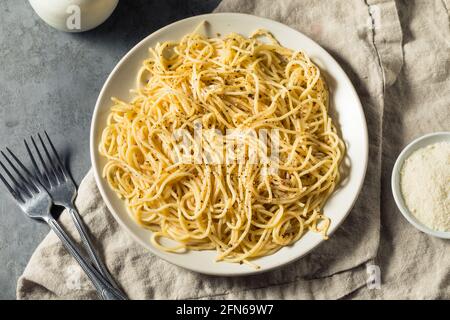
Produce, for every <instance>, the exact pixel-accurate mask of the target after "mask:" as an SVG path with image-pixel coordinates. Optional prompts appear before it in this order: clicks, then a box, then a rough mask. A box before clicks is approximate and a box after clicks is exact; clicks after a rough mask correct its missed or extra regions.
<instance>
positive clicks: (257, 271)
mask: <svg viewBox="0 0 450 320" xmlns="http://www.w3.org/2000/svg"><path fill="white" fill-rule="evenodd" d="M214 16H234V17H240V18H245V17H248V18H250V17H251V18H252V19H255V18H256V19H259V20H262V21H264V22H266V23H271V24H275V25H278V27H282V28H287V29H290V30H291V31H293V32H294V33H297V34H299V35H300V36H302V37H305V38H307V39H309V41H311V42H312V43H313V44H314V45H315V46H317V48H318V49H320V50H321V51H322V53H323V54H324V55H326V56H328V58H329V59H330V60H331V61H332V62H333V63H334V67H336V68H338V69H339V70H340V72H341V73H342V74H343V76H344V77H345V78H346V80H347V81H348V83H349V84H350V86H349V90H351V91H352V94H353V96H354V97H355V103H356V105H357V107H358V109H359V111H360V116H361V119H360V121H361V123H362V127H363V137H362V138H363V143H364V147H365V150H364V154H363V155H362V156H363V161H364V163H363V174H362V177H361V179H360V181H359V182H358V186H357V188H356V190H357V192H356V193H355V195H354V197H353V199H352V202H351V204H350V206H349V208H348V210H347V212H346V213H345V214H344V215H343V216H342V218H341V219H340V221H338V222H336V223H335V226H334V228H333V229H332V230H331V231H330V232H329V233H328V235H329V236H332V235H333V234H334V232H335V231H336V230H337V229H339V227H340V226H341V224H342V223H343V222H344V221H345V220H346V219H347V217H348V215H349V214H350V212H351V211H352V209H353V207H354V205H355V203H356V201H357V200H358V198H359V195H360V193H361V190H362V187H363V185H364V181H365V178H366V174H367V167H368V158H369V133H368V127H367V121H366V116H365V113H364V108H363V106H362V103H361V99H360V98H359V95H358V93H357V91H356V89H355V86H354V85H353V82H352V81H351V80H350V78H349V76H348V75H347V73H346V72H345V70H344V69H343V68H342V67H341V65H340V64H339V63H338V62H337V61H336V59H335V58H334V57H333V56H332V55H331V54H330V53H329V52H328V51H327V50H325V49H324V48H323V47H322V46H321V45H320V44H318V43H317V42H316V41H314V40H313V39H311V38H310V37H308V36H307V35H305V34H304V33H302V32H300V31H298V30H296V29H294V28H292V27H290V26H288V25H285V24H283V23H281V22H278V21H275V20H272V19H268V18H264V17H259V16H256V15H251V14H245V13H232V12H223V13H207V14H201V15H196V16H191V17H187V18H184V19H181V20H177V21H174V22H172V23H170V24H168V25H166V26H164V27H162V28H160V29H158V30H156V31H154V32H152V33H151V34H149V35H148V36H146V37H144V38H143V39H142V40H140V41H139V42H137V43H136V44H135V45H134V46H133V47H132V48H131V49H130V50H128V51H127V52H126V53H125V55H124V56H123V57H122V58H121V59H120V60H119V62H117V64H116V65H115V66H114V68H113V69H112V71H111V72H110V73H109V75H108V77H107V78H106V80H105V82H104V84H103V86H102V88H101V90H100V92H99V94H98V97H97V100H96V103H95V106H94V110H93V113H92V119H91V125H90V133H89V151H90V159H91V165H92V171H93V172H94V178H95V183H96V185H97V187H98V189H99V192H100V194H101V196H102V199H103V201H104V202H105V204H106V206H107V208H108V211H109V212H110V213H111V214H112V216H113V217H114V219H115V220H116V221H117V222H118V223H119V225H120V227H121V228H123V229H124V230H125V231H126V233H127V234H128V235H130V236H131V237H132V238H133V240H134V241H136V242H137V243H139V244H140V245H142V246H143V247H144V248H146V249H147V250H149V251H150V252H151V253H153V254H155V255H156V256H157V257H158V258H159V259H162V260H164V261H166V262H168V263H170V264H173V265H176V266H178V267H181V268H183V269H185V270H189V271H193V272H196V273H201V274H207V275H213V276H227V277H236V276H244V275H252V274H260V273H264V272H268V271H271V270H274V269H277V268H280V267H282V266H285V265H287V264H290V263H293V262H295V261H297V260H299V259H300V258H302V257H304V256H306V255H307V254H309V253H311V252H312V251H313V250H314V249H316V248H317V247H318V246H319V245H321V244H322V243H323V242H324V240H322V239H321V240H320V241H319V242H318V243H316V244H314V245H313V246H311V247H310V248H309V249H308V250H307V251H305V252H304V253H302V254H299V255H298V256H296V257H295V258H292V259H290V260H287V261H284V262H280V263H276V264H274V265H272V266H270V267H265V268H260V269H244V268H242V269H240V270H239V272H215V271H204V270H203V271H199V270H195V269H193V268H189V267H186V266H183V265H181V264H179V263H177V262H174V261H169V260H168V259H166V258H165V257H164V256H162V254H161V253H160V252H159V251H158V250H157V249H154V248H152V247H151V246H149V243H147V242H146V241H143V240H142V239H141V238H140V237H138V236H137V235H136V234H135V233H134V232H133V231H132V230H130V229H129V228H128V226H127V225H126V224H125V223H124V221H122V219H121V218H120V215H119V214H118V213H117V212H116V209H115V208H114V206H113V205H112V203H111V202H110V201H109V199H108V196H107V195H106V192H105V190H104V189H103V187H102V184H101V183H100V181H101V179H103V178H102V177H101V170H98V168H99V166H100V165H99V163H97V161H96V158H95V153H96V152H98V148H97V146H96V145H95V144H94V140H95V130H94V129H95V128H96V126H97V124H98V121H96V119H97V118H98V113H99V109H100V104H101V100H102V97H103V96H104V93H105V91H106V89H107V87H108V84H109V82H110V81H111V80H112V78H113V77H114V75H115V73H116V72H117V70H118V69H119V68H120V67H121V65H122V64H124V63H125V61H127V60H128V58H129V57H130V56H131V55H132V54H133V53H135V51H137V50H139V49H140V47H141V46H142V45H143V44H144V43H145V42H147V41H149V39H150V38H153V37H156V36H158V35H159V34H161V33H164V32H166V31H167V30H169V29H170V28H173V27H174V26H176V25H177V24H181V23H183V22H186V21H189V20H197V19H201V18H204V19H205V20H207V19H208V18H211V17H214ZM236 32H238V31H236ZM275 254H277V252H276V253H274V255H275Z"/></svg>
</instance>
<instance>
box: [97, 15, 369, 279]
mask: <svg viewBox="0 0 450 320" xmlns="http://www.w3.org/2000/svg"><path fill="white" fill-rule="evenodd" d="M202 21H207V27H206V28H205V29H206V32H207V34H208V35H210V36H215V35H216V34H217V33H219V34H221V35H222V36H223V35H226V34H228V33H231V32H236V33H239V34H242V35H244V36H249V35H250V34H251V33H252V32H253V31H255V30H256V29H259V28H263V29H267V30H269V31H270V32H271V33H272V34H273V35H274V36H275V37H276V38H277V39H278V40H279V41H280V42H281V44H282V45H283V46H285V47H287V48H291V49H293V50H298V49H302V50H304V51H305V52H306V53H307V54H308V55H309V56H310V57H311V58H312V60H313V61H314V62H315V63H316V64H317V65H318V66H319V67H320V68H321V70H322V71H323V73H324V74H325V78H326V80H327V83H328V85H329V87H330V98H331V114H332V116H333V118H334V120H335V121H336V124H337V126H338V128H339V129H340V132H341V135H342V137H343V138H344V141H345V143H346V146H347V153H346V160H345V162H346V163H347V165H349V169H348V170H347V171H348V172H346V173H345V179H344V181H342V182H341V185H340V187H339V188H338V190H336V191H335V193H334V194H333V196H332V197H331V198H330V199H329V200H328V202H327V204H326V206H325V208H324V213H325V214H326V215H327V216H328V217H330V219H331V225H330V229H329V234H330V235H331V234H332V233H333V232H334V231H335V230H336V228H337V227H338V226H339V225H340V224H341V223H342V221H343V220H344V219H345V217H346V216H347V214H348V213H349V212H350V210H351V208H352V206H353V204H354V203H355V201H356V198H357V197H358V193H359V191H360V190H361V187H362V184H363V181H364V176H365V173H366V167H367V158H368V149H369V147H368V134H367V126H366V121H365V117H364V113H363V109H362V106H361V102H360V101H359V98H358V96H357V94H356V91H355V89H354V87H353V85H352V84H351V82H350V80H349V79H348V77H347V75H346V74H345V72H344V71H343V70H342V68H341V67H340V66H339V64H338V63H337V62H336V61H335V60H334V59H333V58H332V57H331V55H330V54H328V53H327V52H326V51H325V50H324V49H323V48H322V47H320V46H319V45H318V44H317V43H315V42H314V41H312V40H311V39H309V38H308V37H306V36H305V35H303V34H302V33H300V32H298V31H296V30H294V29H291V28H289V27H287V26H285V25H283V24H281V23H278V22H275V21H272V20H268V19H263V18H259V17H255V16H251V15H245V14H236V13H219V14H207V15H201V16H196V17H192V18H188V19H185V20H181V21H178V22H175V23H173V24H171V25H169V26H166V27H164V28H162V29H160V30H158V31H156V32H154V33H153V34H151V35H150V36H148V37H147V38H145V39H144V40H142V41H141V42H140V43H138V44H137V45H136V46H135V47H134V48H133V49H131V50H130V51H129V52H128V53H127V54H126V55H125V56H124V57H123V58H122V60H121V61H120V62H119V63H118V64H117V66H116V67H115V68H114V70H113V71H112V72H111V74H110V75H109V77H108V79H107V80H106V82H105V84H104V86H103V89H102V90H101V92H100V95H99V97H98V100H97V104H96V106H95V110H94V115H93V118H92V124H91V136H90V149H91V160H92V166H93V168H94V173H95V179H96V181H97V185H98V187H99V189H100V193H101V194H102V196H103V199H104V200H105V202H106V204H107V206H108V208H109V210H110V211H111V213H112V214H113V215H114V217H115V218H116V220H117V221H118V222H119V223H120V225H121V226H122V227H123V228H124V229H125V230H127V231H128V232H129V233H130V234H131V235H132V236H133V237H134V239H136V241H138V242H139V243H140V244H142V245H143V246H145V247H146V248H148V249H149V250H150V251H151V252H153V253H154V254H156V255H157V256H159V257H161V258H162V259H164V260H166V261H168V262H171V263H173V264H175V265H178V266H180V267H183V268H186V269H189V270H192V271H196V272H200V273H205V274H211V275H226V276H237V275H244V274H252V273H258V272H264V271H268V270H270V269H273V268H276V267H279V266H282V265H284V264H286V263H289V262H292V261H294V260H296V259H298V258H300V257H302V256H304V255H305V254H307V253H308V252H310V251H311V250H312V249H314V248H315V247H317V246H318V245H319V244H320V243H321V242H323V239H322V237H321V236H320V235H319V234H315V233H313V232H308V233H306V234H305V235H304V236H303V237H302V238H301V239H300V240H299V241H297V242H296V243H295V244H294V245H292V246H289V247H285V248H283V249H281V250H279V251H278V252H276V253H275V254H273V255H271V256H267V257H263V258H259V259H257V260H254V261H253V262H254V263H256V264H257V265H259V266H260V267H261V268H259V269H255V268H253V267H252V266H249V265H245V264H243V265H239V264H232V263H226V262H215V261H214V258H215V256H216V252H215V251H190V252H187V253H183V254H179V253H167V252H162V251H160V250H158V249H156V248H154V247H153V246H152V244H151V243H150V241H149V239H150V234H151V233H150V231H148V230H145V229H143V228H141V227H139V226H138V225H137V224H136V223H135V222H134V220H133V218H132V217H131V216H130V215H129V213H128V212H127V210H126V208H125V205H124V203H123V201H122V200H120V199H119V198H118V197H117V195H116V194H115V193H114V192H113V191H112V190H111V189H110V188H109V186H108V184H107V182H106V180H105V179H103V178H102V176H101V175H102V169H103V167H104V165H105V163H106V159H105V158H104V157H102V156H101V155H100V154H99V152H98V145H99V141H100V137H101V133H102V130H103V128H104V127H105V125H106V118H107V116H108V114H109V110H110V107H111V100H110V98H111V97H112V96H115V97H118V98H121V99H123V100H128V98H129V97H130V93H129V90H130V89H132V88H134V87H135V83H136V81H135V77H136V74H137V72H138V70H139V68H140V66H141V64H142V62H143V60H144V59H146V58H147V57H148V48H150V47H154V46H155V45H156V44H157V43H158V42H164V41H168V40H180V39H181V38H182V36H184V35H185V34H187V33H189V32H191V31H193V30H194V28H195V27H196V26H197V25H198V24H199V23H200V22H202Z"/></svg>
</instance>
